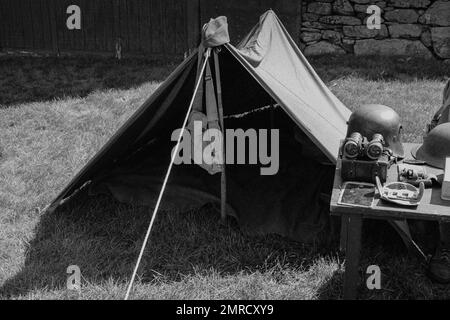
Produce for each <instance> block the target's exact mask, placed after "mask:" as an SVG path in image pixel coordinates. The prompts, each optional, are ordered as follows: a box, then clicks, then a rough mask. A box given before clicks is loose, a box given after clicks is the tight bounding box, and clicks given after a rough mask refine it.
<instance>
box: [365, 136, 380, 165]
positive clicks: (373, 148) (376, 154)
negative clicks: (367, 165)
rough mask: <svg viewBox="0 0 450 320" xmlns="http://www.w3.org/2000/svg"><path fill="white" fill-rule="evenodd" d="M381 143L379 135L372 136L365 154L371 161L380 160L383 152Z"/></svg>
mask: <svg viewBox="0 0 450 320" xmlns="http://www.w3.org/2000/svg"><path fill="white" fill-rule="evenodd" d="M383 143H384V138H383V136H382V135H381V134H379V133H376V134H374V135H373V137H372V140H371V141H370V142H369V145H368V146H367V152H366V154H367V156H368V157H369V158H370V159H372V160H376V159H378V158H380V157H381V154H382V153H383V150H384V147H383Z"/></svg>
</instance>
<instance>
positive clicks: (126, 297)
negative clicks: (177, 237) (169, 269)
mask: <svg viewBox="0 0 450 320" xmlns="http://www.w3.org/2000/svg"><path fill="white" fill-rule="evenodd" d="M210 53H211V48H207V49H206V52H205V61H204V62H203V65H202V69H201V71H200V74H199V77H198V79H197V84H196V86H195V89H194V93H193V95H192V98H191V102H190V103H189V108H188V110H187V113H186V116H185V118H184V121H183V126H182V127H181V130H180V134H179V136H178V140H177V144H176V146H175V150H174V152H173V153H172V157H171V160H170V164H169V167H168V169H167V172H166V176H165V178H164V182H163V185H162V187H161V190H160V192H159V196H158V200H157V201H156V205H155V208H154V209H153V213H152V218H151V220H150V224H149V226H148V229H147V233H146V234H145V238H144V243H143V244H142V247H141V251H140V253H139V257H138V260H137V262H136V265H135V267H134V270H133V274H132V276H131V280H130V283H129V285H128V289H127V292H126V294H125V300H128V298H129V296H130V292H131V288H132V287H133V283H134V280H135V278H136V274H137V271H138V269H139V265H140V263H141V260H142V256H143V255H144V251H145V247H146V245H147V242H148V238H149V237H150V232H151V230H152V228H153V224H154V222H155V218H156V214H157V212H158V209H159V205H160V204H161V200H162V196H163V194H164V190H165V189H166V185H167V181H168V180H169V176H170V172H171V171H172V167H173V163H174V161H175V157H176V155H177V154H178V148H179V146H180V143H181V139H182V137H183V132H184V128H185V127H186V124H187V122H188V119H189V115H190V113H191V110H192V106H193V104H194V99H195V96H196V95H197V90H198V88H199V85H200V82H201V81H202V76H203V72H204V71H205V67H206V63H207V62H208V59H209V56H210Z"/></svg>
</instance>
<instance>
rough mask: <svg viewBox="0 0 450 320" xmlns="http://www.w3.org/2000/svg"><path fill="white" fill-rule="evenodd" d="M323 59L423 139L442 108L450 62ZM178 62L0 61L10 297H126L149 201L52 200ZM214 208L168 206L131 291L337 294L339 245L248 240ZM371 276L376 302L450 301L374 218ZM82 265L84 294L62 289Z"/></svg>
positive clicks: (195, 295) (356, 94) (341, 87)
mask: <svg viewBox="0 0 450 320" xmlns="http://www.w3.org/2000/svg"><path fill="white" fill-rule="evenodd" d="M312 64H313V66H314V67H315V68H316V69H317V70H318V72H319V74H320V75H321V77H322V78H323V79H324V80H325V82H326V83H327V84H328V85H329V86H330V88H331V89H332V91H333V92H334V93H335V94H336V95H337V96H338V97H339V98H340V99H341V100H342V101H343V102H344V103H345V104H346V105H348V106H349V107H350V108H351V109H353V108H355V107H356V106H358V105H360V104H362V103H370V102H376V103H383V104H387V105H390V106H392V107H394V108H395V109H396V110H397V111H398V112H399V114H400V115H401V116H402V119H403V121H404V123H403V126H404V128H405V140H406V141H420V139H421V135H422V133H423V129H424V126H425V123H426V122H427V121H429V119H430V118H431V115H432V114H433V112H434V110H436V109H437V107H438V106H439V105H440V103H441V95H442V90H443V87H444V84H445V77H446V76H448V75H450V66H448V65H443V64H440V63H437V62H431V61H423V60H405V59H397V58H392V59H380V58H374V59H362V58H359V59H355V58H353V57H350V58H349V57H331V58H330V57H323V58H317V59H314V60H312ZM173 67H174V64H158V63H155V62H153V61H148V60H124V61H122V62H120V63H117V62H116V61H114V60H100V59H92V58H70V59H59V60H55V59H53V58H24V57H21V58H18V57H11V58H9V57H8V58H5V57H3V58H0V71H1V72H2V74H3V76H2V78H1V79H0V82H1V86H0V87H1V91H0V128H1V129H0V130H1V135H0V225H1V227H0V286H1V288H0V299H1V298H3V299H5V298H13V299H80V298H81V299H120V298H122V297H123V296H124V292H125V286H126V282H127V279H129V276H130V274H131V271H132V268H133V264H134V262H135V259H136V257H137V254H138V251H139V247H140V245H141V242H142V239H143V234H144V232H145V229H146V227H147V224H148V220H149V214H148V211H147V210H146V208H143V207H131V206H125V205H122V204H118V203H115V202H114V201H112V200H111V199H108V198H96V199H88V198H87V196H86V195H84V194H80V195H79V198H78V201H73V203H74V204H72V205H71V206H65V207H63V208H62V210H59V211H57V212H55V213H54V214H46V215H41V214H40V211H39V208H43V207H44V206H45V205H46V204H47V203H48V202H49V201H50V200H51V199H52V198H53V197H54V196H55V195H56V194H57V193H58V191H59V190H61V188H62V187H63V186H64V185H65V183H67V182H68V180H69V179H70V178H71V177H72V176H73V175H74V174H75V173H76V172H77V171H78V170H79V169H80V168H81V167H82V166H83V165H84V164H85V163H86V161H87V160H88V159H89V158H90V157H91V156H92V155H93V154H94V153H95V152H96V151H97V150H98V149H99V148H100V147H101V146H102V144H103V143H104V142H105V141H106V140H107V139H108V137H110V136H111V135H112V133H113V132H114V131H115V130H116V129H117V128H118V127H119V126H120V124H121V123H123V122H124V121H125V120H126V119H127V118H128V117H129V116H130V115H131V114H132V112H133V111H134V110H136V108H137V107H139V105H140V104H141V103H142V102H143V101H144V100H145V99H146V98H147V97H148V95H150V94H151V92H153V91H154V90H155V88H156V87H157V86H158V84H159V82H160V81H162V80H163V78H164V77H165V76H166V75H167V74H168V71H169V70H170V69H172V68H173ZM217 219H218V216H217V214H216V213H215V212H214V211H213V210H211V208H209V207H206V208H202V209H201V210H198V211H195V212H188V213H175V212H163V213H161V214H160V216H159V217H158V220H157V225H156V227H155V230H154V231H155V232H154V233H153V234H152V237H151V242H150V245H149V249H148V251H147V253H146V256H145V259H144V263H143V266H142V268H141V269H140V274H139V279H138V282H137V284H136V287H135V291H134V294H133V297H134V298H142V299H321V298H325V299H326V298H328V299H335V298H339V297H340V296H341V286H342V270H343V262H344V261H343V259H344V257H343V256H342V255H341V254H340V253H339V252H338V248H337V243H336V242H331V243H328V244H320V245H318V244H316V245H302V244H299V243H296V242H293V241H289V240H288V239H284V238H282V237H279V236H275V235H268V236H260V237H250V236H248V235H246V234H243V233H242V232H241V231H240V230H239V229H238V227H237V226H236V224H235V222H234V221H233V220H230V221H229V223H228V224H226V225H219V224H218V223H217ZM365 229H366V232H365V235H366V236H365V238H364V244H363V248H364V250H363V257H362V263H361V266H362V268H361V273H362V274H363V272H364V270H365V267H367V266H368V265H370V264H378V265H379V266H380V267H381V270H382V272H383V278H382V286H383V289H382V290H380V291H377V292H372V291H368V290H367V289H365V288H364V286H363V285H361V288H360V296H361V298H366V299H376V298H382V299H409V298H415V299H436V298H438V299H439V298H449V297H450V290H449V288H447V287H446V286H440V285H435V284H432V283H431V282H430V281H429V280H428V279H427V278H426V277H425V276H424V274H423V270H422V269H421V266H420V265H418V263H417V262H416V261H415V260H414V259H413V258H410V257H408V256H407V255H406V253H405V251H404V249H403V247H402V244H401V243H400V240H399V239H398V238H397V236H396V235H395V234H394V232H393V231H392V230H390V229H389V227H387V225H386V224H384V223H382V222H378V223H367V224H366V227H365ZM71 264H76V265H78V266H80V268H81V271H82V275H83V289H82V291H81V292H80V293H79V294H78V293H73V292H69V291H67V290H66V289H65V279H66V276H67V275H66V273H65V271H66V268H67V266H69V265H71Z"/></svg>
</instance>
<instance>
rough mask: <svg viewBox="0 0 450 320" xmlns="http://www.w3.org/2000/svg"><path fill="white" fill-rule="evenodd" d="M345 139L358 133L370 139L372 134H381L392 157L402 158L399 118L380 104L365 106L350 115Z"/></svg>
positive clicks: (391, 110) (390, 109)
mask: <svg viewBox="0 0 450 320" xmlns="http://www.w3.org/2000/svg"><path fill="white" fill-rule="evenodd" d="M347 124H348V127H347V137H348V136H350V135H351V134H352V133H353V132H359V133H360V134H362V135H363V136H364V137H367V138H368V139H371V138H372V137H373V135H374V134H377V133H379V134H381V135H382V136H383V138H384V143H385V146H386V147H387V148H389V149H391V150H392V153H393V155H394V156H396V157H398V158H403V157H404V154H405V152H404V150H403V145H402V141H401V133H402V132H401V131H402V125H401V124H400V117H399V115H398V114H397V112H395V111H394V110H393V109H392V108H390V107H388V106H384V105H381V104H366V105H363V106H361V107H359V108H358V109H357V110H356V111H354V112H353V113H352V115H351V116H350V119H349V120H348V122H347Z"/></svg>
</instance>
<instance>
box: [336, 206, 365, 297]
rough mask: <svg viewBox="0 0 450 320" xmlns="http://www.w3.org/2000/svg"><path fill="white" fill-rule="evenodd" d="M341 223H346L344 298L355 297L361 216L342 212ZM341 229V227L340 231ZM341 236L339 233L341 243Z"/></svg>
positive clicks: (357, 279) (357, 280) (357, 281)
mask: <svg viewBox="0 0 450 320" xmlns="http://www.w3.org/2000/svg"><path fill="white" fill-rule="evenodd" d="M342 223H343V224H345V225H346V227H345V228H346V230H345V231H346V234H347V236H346V237H345V236H344V238H345V255H346V263H345V274H344V299H349V300H354V299H356V293H357V287H358V283H359V275H358V267H359V257H360V250H361V228H362V217H361V216H360V215H353V214H344V215H342ZM342 230H343V229H341V231H342ZM342 240H343V236H342V235H341V243H342Z"/></svg>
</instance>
